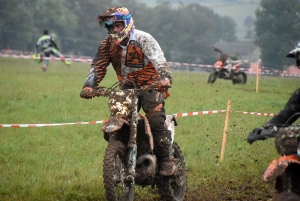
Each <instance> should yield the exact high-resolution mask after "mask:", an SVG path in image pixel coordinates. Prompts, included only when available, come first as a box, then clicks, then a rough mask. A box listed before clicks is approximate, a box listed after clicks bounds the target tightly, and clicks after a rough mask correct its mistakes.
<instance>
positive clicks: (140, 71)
mask: <svg viewBox="0 0 300 201" xmlns="http://www.w3.org/2000/svg"><path fill="white" fill-rule="evenodd" d="M98 20H99V23H100V26H101V27H103V26H104V27H105V28H106V29H107V31H108V36H107V37H106V38H105V39H104V40H103V41H101V42H100V44H99V46H98V48H97V50H96V53H95V56H94V59H93V61H92V63H91V69H90V72H89V74H88V76H87V78H86V80H85V82H84V86H83V89H82V91H81V93H80V96H81V98H86V99H91V98H92V97H93V96H94V94H93V91H94V89H95V88H96V87H97V86H98V85H99V83H100V82H101V81H102V80H103V78H104V77H105V75H106V71H107V67H108V66H109V64H111V65H112V66H113V68H114V70H115V71H116V74H117V78H118V80H119V82H122V83H124V82H125V81H126V80H130V81H131V82H129V81H126V82H125V84H123V85H121V86H120V89H130V88H133V87H134V86H133V84H132V82H133V83H135V84H136V85H137V87H138V88H139V87H143V86H147V85H150V84H153V83H156V82H157V81H160V83H161V85H160V87H158V90H156V89H154V90H151V91H148V92H147V93H145V94H143V95H141V96H140V97H139V104H140V105H141V107H142V108H143V110H144V112H145V113H146V116H147V118H148V120H149V124H150V127H151V132H152V134H153V138H154V144H155V150H156V153H157V157H158V161H159V164H160V165H159V166H160V167H159V169H160V171H159V173H160V175H161V176H169V175H172V174H173V173H174V171H175V168H176V165H175V163H174V160H173V148H172V139H171V132H170V131H169V130H168V129H167V127H166V126H165V119H166V115H165V109H164V104H165V102H164V99H165V98H166V97H168V95H169V92H168V91H167V90H165V89H166V88H168V87H171V84H172V75H171V69H170V67H169V64H168V62H167V61H166V58H165V56H164V53H163V51H162V49H161V48H160V46H159V44H158V42H157V41H156V40H155V39H154V38H153V37H152V36H151V35H150V34H149V33H146V32H144V31H141V30H138V29H135V26H134V22H133V18H132V13H130V12H129V11H128V9H127V8H125V7H122V6H118V7H112V8H109V9H107V10H106V11H105V12H104V13H103V14H102V15H99V16H98Z"/></svg>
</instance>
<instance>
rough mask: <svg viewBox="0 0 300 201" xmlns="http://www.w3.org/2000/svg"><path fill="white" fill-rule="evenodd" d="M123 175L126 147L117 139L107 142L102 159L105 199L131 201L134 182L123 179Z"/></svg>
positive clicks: (124, 171)
mask: <svg viewBox="0 0 300 201" xmlns="http://www.w3.org/2000/svg"><path fill="white" fill-rule="evenodd" d="M125 176H126V147H125V145H124V144H123V143H121V142H119V141H113V142H109V144H108V146H107V148H106V151H105V155H104V161H103V179H104V181H103V182H104V188H105V191H106V198H107V200H109V201H121V200H124V201H125V200H126V201H127V200H128V201H133V199H134V184H133V183H132V182H127V181H125V180H124V178H125Z"/></svg>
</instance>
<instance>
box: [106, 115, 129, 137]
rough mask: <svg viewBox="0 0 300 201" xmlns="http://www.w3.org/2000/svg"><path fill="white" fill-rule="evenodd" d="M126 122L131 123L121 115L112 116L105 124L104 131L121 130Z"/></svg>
mask: <svg viewBox="0 0 300 201" xmlns="http://www.w3.org/2000/svg"><path fill="white" fill-rule="evenodd" d="M124 124H126V125H129V122H128V121H126V120H124V119H122V118H120V117H116V116H115V117H111V118H110V119H109V120H108V121H107V122H106V123H104V124H103V126H102V131H103V132H104V133H113V132H115V131H117V130H120V129H121V128H122V126H123V125H124Z"/></svg>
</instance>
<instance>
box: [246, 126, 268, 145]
mask: <svg viewBox="0 0 300 201" xmlns="http://www.w3.org/2000/svg"><path fill="white" fill-rule="evenodd" d="M263 129H264V128H263V127H259V128H255V129H254V130H253V131H252V132H250V133H249V134H248V137H247V141H248V143H249V144H252V143H253V142H254V141H255V140H256V137H257V136H258V135H260V133H261V132H262V130H263Z"/></svg>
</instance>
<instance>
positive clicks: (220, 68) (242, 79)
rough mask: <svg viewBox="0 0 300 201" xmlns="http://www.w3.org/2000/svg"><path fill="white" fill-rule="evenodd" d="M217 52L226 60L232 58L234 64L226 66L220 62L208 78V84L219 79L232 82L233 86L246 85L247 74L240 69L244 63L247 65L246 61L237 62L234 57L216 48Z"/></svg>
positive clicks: (215, 65)
mask: <svg viewBox="0 0 300 201" xmlns="http://www.w3.org/2000/svg"><path fill="white" fill-rule="evenodd" d="M214 50H215V51H216V52H219V53H221V55H222V56H223V57H225V58H231V60H232V63H228V64H225V63H223V61H221V60H219V61H217V62H216V63H215V64H214V68H213V70H212V72H211V73H210V74H209V76H208V80H207V83H208V84H213V83H214V82H215V81H216V80H217V78H219V79H225V80H232V83H233V84H246V82H247V74H246V73H245V72H243V71H240V69H239V68H238V67H239V66H240V65H241V64H242V63H246V62H247V61H244V60H237V58H236V57H234V56H228V55H227V54H225V53H223V52H222V51H221V50H220V49H218V48H214Z"/></svg>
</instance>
